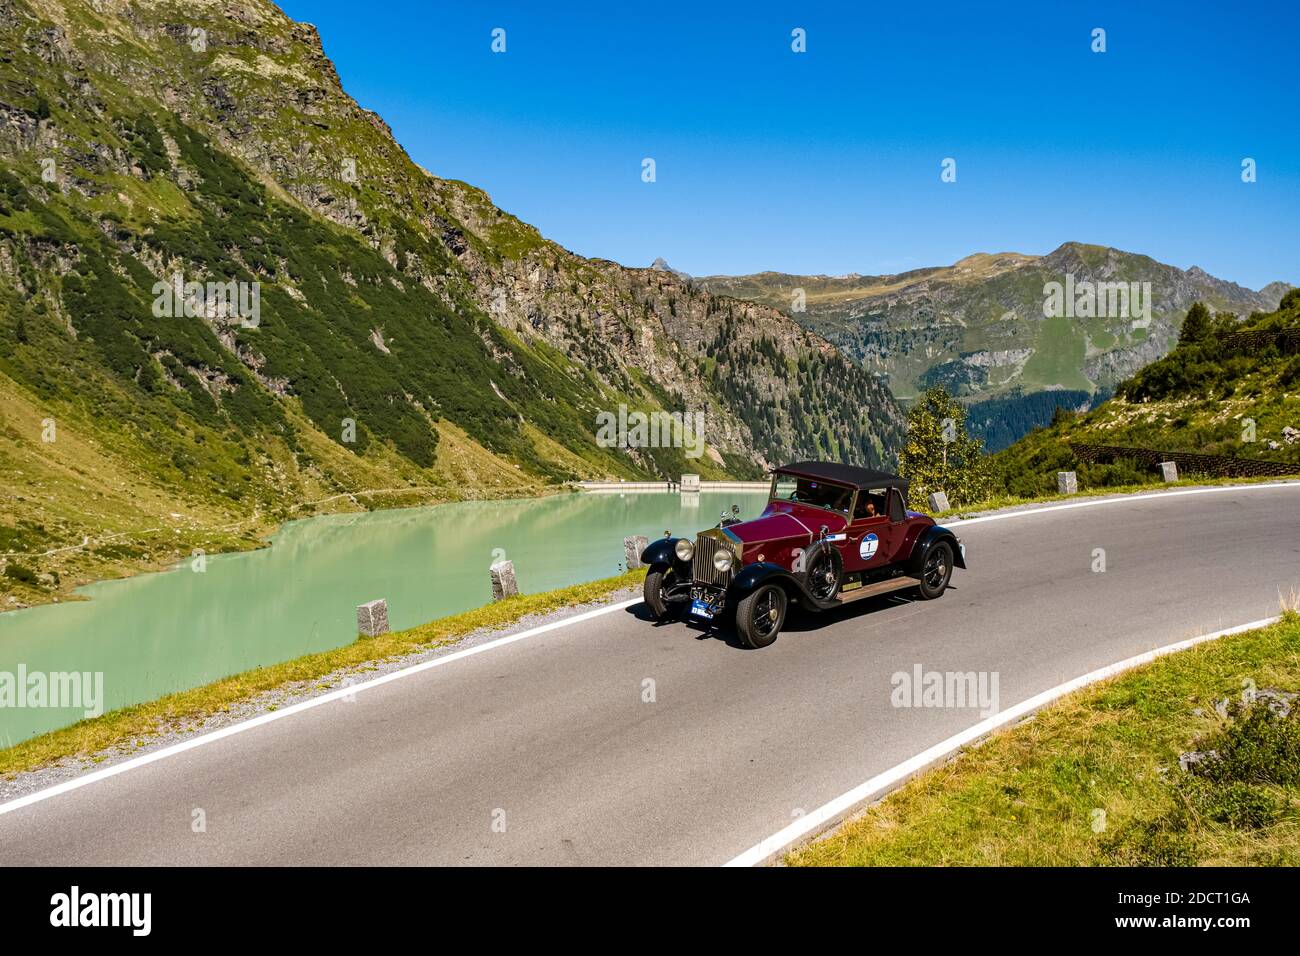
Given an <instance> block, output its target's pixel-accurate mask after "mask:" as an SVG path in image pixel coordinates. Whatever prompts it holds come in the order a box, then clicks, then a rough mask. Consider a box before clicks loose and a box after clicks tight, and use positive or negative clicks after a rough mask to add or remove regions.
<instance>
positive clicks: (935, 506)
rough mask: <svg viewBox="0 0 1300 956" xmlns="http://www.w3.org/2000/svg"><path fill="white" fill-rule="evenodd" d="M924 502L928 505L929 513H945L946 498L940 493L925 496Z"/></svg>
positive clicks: (933, 492)
mask: <svg viewBox="0 0 1300 956" xmlns="http://www.w3.org/2000/svg"><path fill="white" fill-rule="evenodd" d="M926 501H928V502H929V503H930V510H931V511H947V510H948V496H947V495H946V494H945V493H944V492H942V491H932V492H930V493H929V494H928V495H926Z"/></svg>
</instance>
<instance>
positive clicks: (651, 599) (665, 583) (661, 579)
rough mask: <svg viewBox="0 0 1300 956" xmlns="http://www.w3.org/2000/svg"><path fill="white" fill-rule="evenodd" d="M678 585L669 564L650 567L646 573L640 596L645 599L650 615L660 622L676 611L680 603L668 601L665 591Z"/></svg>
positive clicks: (675, 575)
mask: <svg viewBox="0 0 1300 956" xmlns="http://www.w3.org/2000/svg"><path fill="white" fill-rule="evenodd" d="M680 583H681V582H680V581H678V579H677V572H676V571H675V570H674V569H673V567H672V565H670V564H655V565H651V567H650V570H649V571H647V572H646V576H645V584H644V585H642V588H641V595H642V597H644V598H645V603H646V604H647V605H648V606H649V607H650V613H651V614H653V615H654V616H655V618H656V619H658V620H661V621H662V620H663V619H664V618H666V617H668V616H669V615H671V614H672V613H673V612H674V611H675V610H676V609H677V607H678V605H679V603H680V602H677V601H669V600H668V598H667V591H668V590H669V589H670V588H672V587H673V586H674V585H677V584H680Z"/></svg>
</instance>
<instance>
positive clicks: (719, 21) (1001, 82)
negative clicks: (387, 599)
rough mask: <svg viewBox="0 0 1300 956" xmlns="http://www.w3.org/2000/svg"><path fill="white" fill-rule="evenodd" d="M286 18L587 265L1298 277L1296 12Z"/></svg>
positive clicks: (419, 12)
mask: <svg viewBox="0 0 1300 956" xmlns="http://www.w3.org/2000/svg"><path fill="white" fill-rule="evenodd" d="M282 6H283V7H284V8H285V10H286V11H287V12H288V13H289V14H290V15H291V16H293V17H294V18H296V19H299V20H306V21H308V22H311V23H314V24H316V25H317V27H319V29H320V32H321V36H322V39H323V41H324V45H325V52H326V53H327V54H328V55H329V56H330V57H331V58H332V59H333V60H334V62H335V63H336V64H337V66H338V69H339V74H340V75H341V77H342V79H343V83H344V86H345V87H346V89H347V90H348V92H349V93H351V94H352V95H353V96H354V97H355V98H356V99H357V101H358V102H360V103H361V104H362V105H363V106H366V107H368V108H370V109H373V110H376V111H377V112H378V113H379V114H380V115H382V116H383V117H384V118H385V119H386V120H387V121H388V122H389V123H390V124H391V126H392V127H393V131H394V133H395V134H396V136H397V138H398V140H399V141H400V142H401V143H402V145H403V146H405V147H406V149H407V150H408V151H409V152H410V154H411V156H412V157H413V158H414V159H415V160H416V161H417V162H419V163H420V164H421V165H423V166H424V167H425V168H427V169H429V170H430V171H431V172H433V173H434V174H435V175H438V176H443V177H448V178H453V179H463V180H465V181H467V182H470V183H473V184H474V185H476V186H480V187H482V188H484V189H486V190H487V191H488V192H489V193H490V194H491V196H492V198H493V199H494V201H495V202H496V203H497V204H498V205H499V206H501V207H502V208H504V209H506V210H507V211H509V212H511V213H514V214H515V215H517V216H519V217H520V218H522V219H524V220H525V221H527V222H530V223H532V224H533V225H535V226H537V227H538V228H539V229H540V230H541V231H542V233H543V234H544V235H546V236H547V237H549V238H551V239H554V240H556V241H557V242H560V243H561V244H563V245H564V246H566V247H568V248H570V249H572V250H573V251H575V252H578V253H580V254H582V255H586V256H599V257H603V258H608V259H613V260H616V261H618V262H622V263H624V264H627V265H639V266H644V265H648V264H649V263H650V262H651V261H652V260H653V259H654V258H655V257H656V256H663V257H664V258H666V259H667V260H668V262H669V263H670V264H671V265H673V266H674V267H675V268H678V269H682V270H685V271H686V272H690V273H692V274H695V275H707V274H715V273H748V272H757V271H762V270H766V269H772V270H777V271H783V272H794V273H827V274H841V273H846V272H861V273H884V272H898V271H903V270H906V269H912V268H917V267H920V266H926V265H940V264H946V263H950V262H953V261H955V260H957V259H959V258H961V257H962V256H965V255H968V254H970V253H972V252H1000V251H1008V250H1011V251H1017V252H1026V253H1044V252H1048V251H1050V250H1052V249H1054V248H1056V246H1058V245H1060V244H1061V243H1062V242H1065V241H1068V240H1078V241H1081V242H1093V243H1099V244H1104V245H1112V246H1117V247H1119V248H1121V249H1125V250H1129V251H1133V252H1141V253H1146V254H1148V255H1151V256H1153V257H1155V258H1157V259H1160V260H1162V261H1165V262H1170V263H1172V264H1174V265H1178V266H1181V267H1183V268H1187V267H1189V266H1192V265H1199V266H1200V267H1202V268H1203V269H1205V270H1207V271H1208V272H1210V273H1212V274H1214V275H1217V276H1220V277H1222V278H1225V279H1231V280H1233V281H1236V282H1240V283H1242V284H1243V285H1248V286H1251V287H1252V288H1258V287H1259V286H1262V285H1263V284H1265V283H1267V282H1270V281H1272V280H1274V279H1282V280H1285V281H1290V282H1292V283H1293V284H1300V241H1297V240H1298V239H1300V228H1298V224H1300V128H1298V125H1297V121H1298V120H1300V106H1298V103H1300V99H1298V97H1297V93H1298V91H1300V81H1298V80H1297V73H1296V66H1295V64H1296V60H1297V56H1298V54H1297V49H1300V29H1298V28H1300V4H1297V3H1295V2H1285V3H1284V2H1273V3H1229V2H1219V3H1210V2H1198V0H1186V2H1181V3H1165V2H1136V0H1125V2H1116V3H1110V2H1087V3H1085V2H1074V0H1036V2H1030V3H1019V2H1005V0H1004V2H998V3H984V2H980V3H966V4H946V3H942V2H933V0H931V2H915V3H890V4H884V3H871V2H856V3H842V4H834V3H769V2H764V0H754V2H749V3H734V4H733V3H725V4H705V3H694V4H688V3H680V4H678V3H674V2H669V0H657V2H653V3H622V2H620V3H603V4H598V3H591V4H582V3H563V2H556V3H541V2H536V0H534V2H527V3H523V2H521V3H494V2H456V3H448V2H442V0H434V2H430V0H423V2H414V0H376V2H372V3H368V4H358V3H356V2H355V0H346V2H340V0H283V2H282ZM498 27H500V28H502V29H504V30H505V31H506V34H505V39H506V52H505V53H501V54H496V53H493V52H492V50H491V43H492V31H493V29H494V28H498ZM1099 27H1100V28H1103V29H1104V30H1105V31H1106V36H1105V42H1106V52H1104V53H1094V52H1092V50H1091V46H1092V43H1093V40H1092V31H1093V30H1094V28H1099ZM795 28H802V29H804V30H805V31H806V36H807V52H806V53H794V52H793V51H792V50H791V42H792V39H791V31H792V30H793V29H795ZM646 157H650V158H653V159H654V160H655V164H656V177H657V180H656V181H655V182H653V183H646V182H643V181H642V160H643V159H644V158H646ZM1247 157H1249V158H1252V159H1254V160H1255V161H1256V163H1257V177H1258V179H1257V182H1255V183H1253V184H1245V183H1243V182H1242V175H1241V174H1242V166H1241V164H1242V160H1243V159H1245V158H1247ZM945 158H952V159H955V160H956V173H957V179H956V182H952V183H944V182H941V179H940V172H941V163H942V161H943V160H944V159H945Z"/></svg>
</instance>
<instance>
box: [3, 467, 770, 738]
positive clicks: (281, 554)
mask: <svg viewBox="0 0 1300 956" xmlns="http://www.w3.org/2000/svg"><path fill="white" fill-rule="evenodd" d="M693 497H694V499H695V501H694V502H693V503H692V502H691V501H690V500H689V498H687V497H685V496H681V495H677V494H669V493H653V492H651V493H629V494H619V493H601V494H593V493H580V494H560V495H555V496H552V497H547V498H529V499H519V500H508V501H474V502H458V503H454V504H442V505H432V506H428V507H422V508H410V509H403V510H398V511H376V512H369V513H361V514H345V515H329V516H324V517H318V518H308V519H305V520H302V521H294V522H290V523H288V524H286V525H284V526H283V527H282V528H281V529H280V530H279V531H278V532H277V533H276V535H275V536H274V538H273V539H272V545H271V547H269V548H264V549H262V550H259V551H252V552H246V553H241V554H228V555H209V556H208V558H207V568H206V570H205V571H203V572H202V573H197V572H195V571H193V570H191V567H190V563H189V561H186V562H185V563H184V564H182V565H181V566H180V567H179V568H178V569H177V570H174V571H168V572H164V573H161V574H142V575H138V576H136V577H132V578H127V579H125V580H120V581H105V582H101V583H97V584H92V585H88V586H86V587H84V588H81V589H79V590H78V593H79V594H81V595H83V596H85V597H87V598H89V599H90V600H88V601H76V602H71V603H64V604H51V605H44V606H41V607H35V608H29V609H26V610H21V611H14V612H9V613H6V614H0V672H7V673H8V674H15V675H16V674H17V673H18V672H19V670H20V667H21V668H22V669H23V670H24V671H25V672H26V673H27V674H33V673H42V672H43V673H46V674H49V673H55V672H71V671H77V672H83V673H84V672H91V673H92V674H93V673H97V672H102V674H103V697H104V700H103V709H104V711H105V712H107V711H110V710H115V709H117V708H119V707H124V706H127V705H130V704H136V703H143V702H145V701H150V700H154V699H156V698H158V697H161V696H163V695H165V694H168V693H171V692H173V691H178V690H186V689H188V688H191V687H197V686H200V685H202V684H207V683H210V682H211V681H214V680H218V679H220V678H222V677H226V676H228V675H230V674H235V673H239V672H240V671H245V670H248V669H250V668H253V667H258V666H261V665H265V664H274V663H278V662H280V661H285V660H289V659H291V658H294V657H299V656H301V655H303V654H308V653H312V652H314V651H322V650H327V649H330V648H334V647H340V646H342V645H344V644H347V643H349V642H351V641H352V640H354V639H355V638H356V633H357V622H356V608H357V605H358V604H363V603H365V602H366V601H370V600H374V599H376V598H385V599H386V600H387V601H388V615H389V623H390V625H391V627H392V629H393V630H401V629H403V628H408V627H413V626H415V625H417V624H422V623H424V622H426V621H430V620H433V619H434V618H438V617H445V616H446V615H449V614H456V613H459V612H461V611H467V610H470V609H471V608H476V607H481V606H482V605H484V604H487V603H488V602H489V601H491V599H492V593H491V590H492V589H491V582H490V579H489V575H488V566H489V565H490V564H491V563H492V562H493V561H495V560H499V559H502V558H505V559H509V560H511V561H513V562H514V565H515V573H516V575H517V577H518V580H519V589H520V591H522V592H524V593H536V592H539V591H549V590H551V589H553V588H560V587H565V586H566V585H570V584H578V583H582V582H585V581H594V580H597V579H599V578H604V577H609V576H611V575H614V574H618V573H619V572H621V571H622V570H623V537H624V536H625V535H631V534H643V535H646V536H648V537H649V538H650V539H652V540H653V539H654V538H656V537H660V536H662V535H663V533H664V531H665V530H671V531H672V532H673V534H674V535H678V536H685V535H694V533H695V532H696V531H698V530H701V529H703V528H707V527H712V526H713V525H716V524H717V521H718V513H719V512H720V511H722V510H723V509H724V508H730V507H731V505H732V504H733V503H734V504H739V505H740V511H741V516H742V517H744V518H752V517H755V516H757V515H758V514H759V512H760V511H761V510H762V508H763V505H764V502H765V501H766V494H765V493H756V492H753V491H737V492H732V491H715V492H710V491H705V492H703V493H700V494H698V495H696V496H693ZM82 717H83V712H82V709H80V708H77V709H64V708H51V707H32V706H26V707H10V706H6V707H0V746H10V745H12V744H15V743H18V742H20V741H22V740H25V739H27V738H29V737H32V736H34V735H36V734H40V733H43V732H45V731H49V730H54V729H56V728H59V727H63V726H66V725H68V724H72V723H75V722H76V721H77V720H80V719H81V718H82Z"/></svg>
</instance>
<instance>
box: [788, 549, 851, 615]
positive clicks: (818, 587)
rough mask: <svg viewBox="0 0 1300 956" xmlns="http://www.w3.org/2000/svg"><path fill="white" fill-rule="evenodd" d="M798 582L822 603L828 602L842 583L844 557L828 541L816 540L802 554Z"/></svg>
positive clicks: (832, 599)
mask: <svg viewBox="0 0 1300 956" xmlns="http://www.w3.org/2000/svg"><path fill="white" fill-rule="evenodd" d="M799 578H800V583H802V584H803V586H804V588H805V589H806V590H807V591H808V593H809V594H811V595H812V596H813V598H815V599H816V600H817V601H818V602H820V603H822V604H829V603H830V602H832V601H834V600H835V597H836V595H838V594H839V593H840V587H841V585H843V584H844V557H843V556H842V555H841V554H840V549H839V548H837V547H835V545H833V544H831V543H830V542H829V541H818V542H816V543H815V544H813V546H812V547H810V548H809V549H808V550H807V551H805V552H804V556H803V570H802V571H800V572H799Z"/></svg>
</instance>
